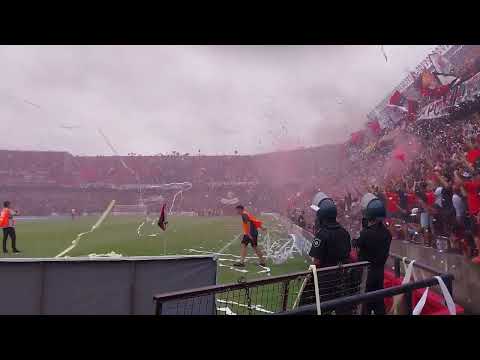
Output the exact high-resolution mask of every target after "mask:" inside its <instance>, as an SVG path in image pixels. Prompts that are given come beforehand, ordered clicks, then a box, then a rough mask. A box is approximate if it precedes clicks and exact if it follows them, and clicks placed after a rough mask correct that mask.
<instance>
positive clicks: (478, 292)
mask: <svg viewBox="0 0 480 360" xmlns="http://www.w3.org/2000/svg"><path fill="white" fill-rule="evenodd" d="M390 252H392V253H395V254H397V255H400V256H406V257H408V258H409V259H414V260H417V261H419V262H422V263H424V264H426V265H429V266H431V267H433V268H435V269H438V271H441V272H449V273H451V274H453V275H454V276H455V280H454V281H453V296H454V299H455V302H456V303H458V304H460V305H462V306H463V307H464V308H465V310H466V312H468V313H472V314H480V266H479V265H475V264H473V263H472V262H471V261H470V260H469V259H467V258H465V256H463V255H457V254H447V253H441V252H438V251H436V250H435V249H432V248H428V247H424V246H420V245H415V244H411V243H407V242H403V241H392V245H391V247H390Z"/></svg>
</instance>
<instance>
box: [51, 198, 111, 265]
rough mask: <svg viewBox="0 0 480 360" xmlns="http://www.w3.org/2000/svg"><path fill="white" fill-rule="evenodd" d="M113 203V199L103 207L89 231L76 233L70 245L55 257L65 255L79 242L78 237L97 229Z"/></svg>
mask: <svg viewBox="0 0 480 360" xmlns="http://www.w3.org/2000/svg"><path fill="white" fill-rule="evenodd" d="M114 205H115V200H112V201H111V202H110V204H109V205H108V207H107V208H106V209H105V211H104V212H103V214H102V215H101V216H100V218H99V219H98V220H97V222H96V223H95V224H94V225H93V226H92V228H91V229H90V230H89V231H86V232H83V233H80V234H78V235H77V237H76V238H75V240H73V241H72V245H70V246H69V247H68V248H66V249H65V250H63V251H62V252H61V253H60V254H58V255H57V256H55V257H57V258H58V257H62V256H65V254H67V253H68V252H70V251H71V250H72V249H73V248H75V247H76V246H77V245H78V244H79V242H80V239H81V238H82V237H83V236H84V235H86V234H90V233H92V232H94V231H95V229H97V228H98V227H100V225H102V223H103V221H104V220H105V219H106V217H107V216H108V214H110V212H111V211H112V209H113V206H114Z"/></svg>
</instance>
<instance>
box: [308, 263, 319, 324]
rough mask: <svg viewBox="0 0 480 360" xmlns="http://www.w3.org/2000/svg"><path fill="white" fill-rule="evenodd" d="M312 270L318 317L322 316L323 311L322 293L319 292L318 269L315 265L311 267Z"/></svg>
mask: <svg viewBox="0 0 480 360" xmlns="http://www.w3.org/2000/svg"><path fill="white" fill-rule="evenodd" d="M309 269H310V270H312V273H313V284H314V285H315V302H316V303H317V315H322V309H321V307H320V291H319V290H318V277H317V267H316V266H315V265H310V267H309Z"/></svg>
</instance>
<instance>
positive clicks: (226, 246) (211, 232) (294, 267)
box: [2, 216, 308, 283]
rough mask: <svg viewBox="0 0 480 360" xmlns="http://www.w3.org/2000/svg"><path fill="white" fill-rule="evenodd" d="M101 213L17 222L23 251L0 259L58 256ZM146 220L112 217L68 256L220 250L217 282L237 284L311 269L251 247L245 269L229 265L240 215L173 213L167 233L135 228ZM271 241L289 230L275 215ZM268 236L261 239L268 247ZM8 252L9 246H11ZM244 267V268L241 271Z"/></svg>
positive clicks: (270, 227) (269, 220)
mask: <svg viewBox="0 0 480 360" xmlns="http://www.w3.org/2000/svg"><path fill="white" fill-rule="evenodd" d="M97 219H98V217H95V216H85V217H80V218H77V219H76V220H75V221H72V220H71V219H70V218H49V219H38V220H19V221H18V223H17V246H18V248H19V249H20V250H21V251H22V252H21V253H20V254H15V255H14V254H12V253H11V252H10V253H9V254H6V255H4V254H2V257H54V256H55V255H57V254H59V253H60V252H62V251H63V250H64V249H66V248H67V247H68V246H70V245H71V243H72V240H73V239H75V238H76V236H77V234H78V233H81V232H85V231H88V230H90V228H91V227H92V225H93V224H94V223H95V222H96V220H97ZM143 220H144V219H143V218H142V217H140V216H109V217H108V218H107V219H106V220H105V222H104V223H103V224H102V225H101V226H100V227H99V228H97V229H96V230H95V231H94V232H92V233H90V234H87V235H85V236H84V237H83V238H82V239H81V240H80V242H79V244H78V246H77V247H75V248H74V249H72V250H71V251H70V252H69V253H68V254H67V255H68V256H86V255H89V254H92V253H95V254H105V253H110V252H112V251H114V252H116V253H118V254H122V255H123V256H159V255H164V254H165V255H200V254H209V253H220V254H219V268H218V274H219V276H218V282H219V283H228V282H236V281H237V280H238V279H240V278H246V279H252V278H257V277H264V276H269V275H279V274H283V273H288V272H292V271H299V270H304V269H306V268H307V266H308V265H307V264H306V262H305V259H304V258H303V257H301V256H298V255H297V256H295V257H293V258H290V259H288V261H287V262H285V263H283V264H273V262H272V260H271V259H268V261H267V266H268V268H269V270H270V271H267V269H264V268H261V267H260V266H258V265H257V263H258V260H257V259H256V258H255V255H254V254H253V251H252V250H251V248H249V255H248V256H249V257H248V258H247V266H246V268H245V271H246V272H245V271H242V269H235V268H233V267H232V266H231V264H232V263H233V261H235V260H237V258H236V256H237V255H238V253H239V250H240V240H241V238H240V233H241V224H240V219H239V217H196V216H172V217H169V219H168V220H169V225H168V228H167V231H165V232H163V231H161V230H160V229H159V228H158V226H156V225H152V224H151V222H149V223H145V225H144V226H143V227H142V228H141V231H140V235H141V236H140V237H139V236H138V234H137V229H138V227H139V225H140V224H141V223H142V221H143ZM263 220H264V221H265V226H266V227H267V229H268V234H269V238H270V239H269V240H270V242H277V243H280V244H281V243H282V241H285V239H287V238H288V234H287V231H286V230H285V229H284V228H283V227H282V226H281V224H279V223H278V222H277V221H275V219H274V218H273V217H270V216H268V217H264V218H263ZM266 243H267V242H266V236H265V233H263V236H261V237H260V239H259V246H260V247H265V245H266ZM9 251H10V249H9ZM239 270H240V271H239Z"/></svg>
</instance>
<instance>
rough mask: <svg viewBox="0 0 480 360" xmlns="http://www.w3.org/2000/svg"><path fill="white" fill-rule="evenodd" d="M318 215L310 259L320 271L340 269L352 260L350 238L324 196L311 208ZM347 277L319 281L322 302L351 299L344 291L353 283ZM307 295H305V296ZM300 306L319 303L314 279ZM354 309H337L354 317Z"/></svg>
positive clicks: (331, 274) (330, 275) (336, 274)
mask: <svg viewBox="0 0 480 360" xmlns="http://www.w3.org/2000/svg"><path fill="white" fill-rule="evenodd" d="M310 208H311V209H313V210H314V211H315V212H316V219H315V229H314V234H315V238H314V240H313V242H312V247H311V249H310V252H309V255H310V256H311V257H312V260H313V263H314V264H315V265H316V266H317V268H323V267H330V266H337V265H340V264H343V263H348V262H349V259H350V250H351V243H350V234H349V233H348V231H347V230H345V229H344V228H343V227H342V226H341V225H340V224H339V223H338V222H337V207H336V205H335V202H334V201H333V200H332V199H331V198H329V197H328V196H327V195H325V194H324V193H322V192H320V193H317V194H316V195H315V197H314V198H313V201H312V205H311V206H310ZM345 276H346V275H345V274H344V273H340V272H333V271H332V272H328V273H325V274H322V275H321V276H319V278H318V287H319V296H320V299H321V301H328V300H332V299H335V298H338V297H342V296H347V295H349V293H348V291H347V292H346V291H345V289H344V287H345V285H346V284H347V283H348V281H349V279H347V278H346V277H345ZM304 294H305V295H304ZM304 294H302V297H301V298H300V303H299V305H304V304H311V303H314V302H315V292H314V284H313V282H312V279H311V278H310V281H309V282H308V283H307V285H306V286H305V290H304ZM351 312H352V308H351V306H347V307H345V306H343V307H340V308H336V309H335V313H336V314H338V315H340V314H351Z"/></svg>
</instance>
